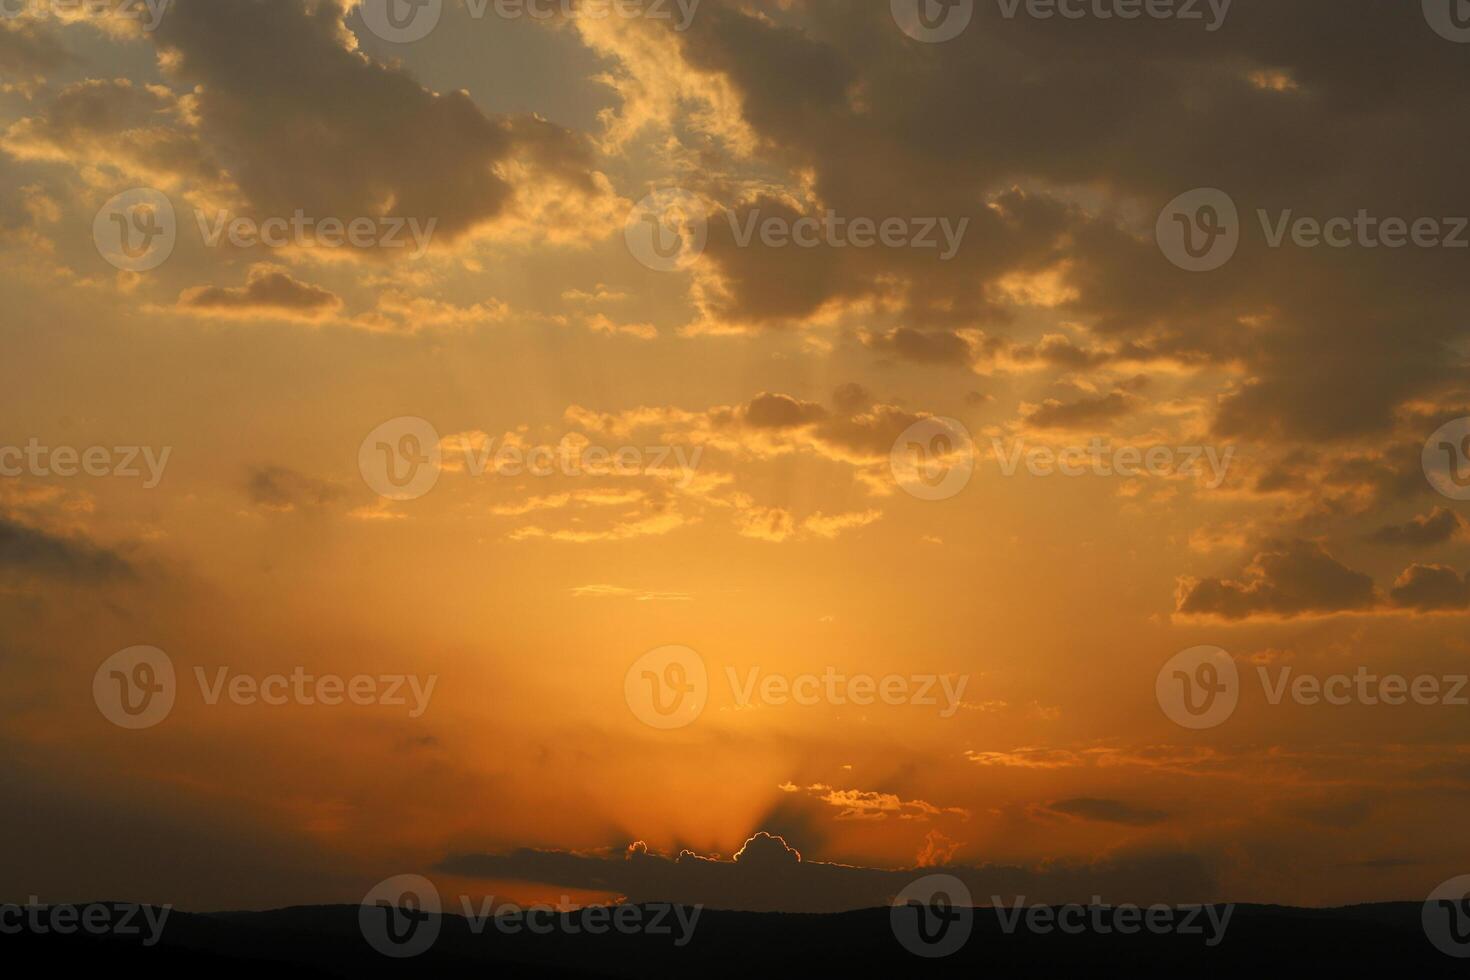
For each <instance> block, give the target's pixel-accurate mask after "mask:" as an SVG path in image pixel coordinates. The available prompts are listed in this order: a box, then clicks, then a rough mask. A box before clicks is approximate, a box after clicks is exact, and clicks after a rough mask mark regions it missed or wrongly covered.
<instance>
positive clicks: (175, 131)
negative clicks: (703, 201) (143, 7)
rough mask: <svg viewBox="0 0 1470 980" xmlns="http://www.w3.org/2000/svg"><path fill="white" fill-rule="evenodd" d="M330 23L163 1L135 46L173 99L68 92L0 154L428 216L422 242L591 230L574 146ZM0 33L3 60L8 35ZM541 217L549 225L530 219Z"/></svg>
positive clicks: (104, 87) (343, 216) (585, 180)
mask: <svg viewBox="0 0 1470 980" xmlns="http://www.w3.org/2000/svg"><path fill="white" fill-rule="evenodd" d="M344 14H345V5H344V4H342V3H340V2H338V0H291V2H280V3H258V2H253V0H175V2H174V3H173V4H172V6H171V8H170V10H169V11H168V15H167V16H165V17H164V18H162V20H161V22H160V24H159V26H158V29H157V30H156V31H153V32H151V33H150V34H149V35H148V36H149V37H150V38H152V40H153V41H154V43H155V44H156V45H157V48H158V51H159V55H160V64H161V66H162V68H163V71H164V74H165V77H166V78H167V79H168V81H169V82H170V83H172V84H173V85H174V86H176V87H177V88H178V89H179V90H181V91H183V92H186V93H188V94H187V96H183V97H181V96H178V95H175V94H174V92H173V91H171V90H170V89H169V88H167V87H165V86H161V85H146V86H139V85H134V84H133V83H131V82H129V81H127V80H116V81H109V80H96V79H93V80H88V81H85V82H79V83H76V84H74V85H71V86H68V87H67V88H65V89H64V90H63V91H62V92H61V93H60V94H59V95H58V96H57V97H56V98H55V99H54V100H53V101H52V103H51V104H49V105H48V106H46V107H44V108H43V109H42V110H41V111H40V112H39V113H38V114H37V115H35V116H33V117H31V118H28V119H24V120H21V121H20V122H18V123H16V124H14V125H13V126H12V127H11V128H10V129H9V130H8V131H7V132H6V133H5V136H4V140H3V143H0V146H3V147H4V149H5V150H6V151H7V152H9V153H10V154H11V155H12V156H16V157H19V158H21V159H31V160H52V161H57V162H68V163H70V164H71V165H73V166H74V167H76V168H77V169H79V170H82V171H84V172H87V173H90V172H91V171H92V169H93V168H95V167H97V166H98V164H99V163H100V164H102V165H103V166H106V167H111V168H113V169H115V170H121V171H123V172H124V173H125V174H126V175H128V176H132V177H138V178H142V177H147V178H148V182H149V183H150V184H151V185H158V184H160V183H161V184H164V185H166V186H167V185H172V184H183V185H185V187H186V188H187V189H188V191H189V193H191V194H196V195H200V196H202V197H203V198H207V199H209V200H210V201H212V202H214V203H217V204H219V205H220V206H225V205H229V206H231V207H236V206H237V207H238V209H239V211H241V212H242V213H244V214H247V215H250V216H253V217H256V218H262V217H288V218H289V217H290V216H292V215H294V214H295V213H296V212H297V211H298V210H299V211H303V212H305V214H306V215H307V216H308V217H310V218H313V219H317V220H321V219H327V218H336V219H339V220H342V221H343V222H350V221H352V220H354V219H357V218H379V217H391V218H404V219H418V220H419V221H420V222H421V223H423V224H425V225H427V222H428V221H430V220H432V221H434V222H435V225H434V228H435V238H434V242H435V244H436V245H440V244H444V245H447V244H452V243H454V242H456V241H459V240H460V239H463V238H464V237H466V236H468V235H470V234H472V233H473V232H475V231H477V230H478V229H481V228H485V227H488V226H489V225H491V224H492V223H495V222H497V221H502V220H518V221H520V222H521V224H522V225H523V226H524V228H525V229H530V230H539V233H540V234H542V235H543V236H545V237H551V236H553V235H554V233H556V232H557V229H558V227H564V230H566V231H567V233H569V234H576V235H583V234H586V232H587V228H586V227H585V226H589V225H591V226H596V228H597V231H596V234H597V235H598V236H599V237H600V236H601V235H602V234H603V225H604V224H605V222H604V221H603V220H602V218H603V217H605V216H604V215H601V211H606V210H607V209H608V207H609V205H608V200H609V199H610V197H611V195H610V193H609V191H608V188H607V185H606V181H605V180H604V179H602V178H601V177H600V175H597V174H595V173H594V171H593V169H592V147H591V144H590V142H589V141H588V140H587V139H586V138H585V137H582V136H580V135H578V134H576V133H574V132H572V131H569V130H567V129H564V128H562V127H559V126H556V125H554V124H552V123H550V122H547V121H546V120H544V119H541V118H539V117H536V116H531V115H489V114H486V113H485V112H482V111H481V110H480V109H479V108H478V107H477V106H476V105H475V104H474V102H473V101H472V100H471V99H470V97H469V95H468V94H467V93H466V92H464V91H453V92H447V93H437V92H434V91H431V90H429V89H427V88H425V87H424V86H423V85H421V84H420V83H419V82H417V81H416V80H415V79H414V78H413V77H412V76H410V75H409V74H408V73H407V72H406V71H405V70H404V69H403V68H402V67H401V66H398V65H384V64H380V63H378V62H375V61H373V60H372V59H370V58H368V57H367V56H366V55H364V54H363V53H362V52H361V51H359V50H358V49H357V42H356V38H355V37H354V36H353V34H352V33H351V31H349V30H348V28H347V27H346V25H345V23H344V19H343V18H344ZM4 37H5V38H6V39H8V40H9V41H10V42H11V45H10V46H11V47H12V48H14V47H15V35H14V32H13V31H10V30H7V31H6V33H5V35H4ZM3 50H4V46H3V45H0V51H3ZM599 209H600V210H599ZM548 215H549V216H553V217H557V216H559V218H560V219H563V220H561V222H560V225H559V224H558V222H557V221H549V220H548V221H545V222H542V221H541V220H540V218H542V217H546V216H548ZM594 218H596V220H593V219H594ZM578 219H582V220H578ZM371 251H372V253H373V254H376V255H379V256H383V255H387V254H388V253H389V252H390V251H391V250H371Z"/></svg>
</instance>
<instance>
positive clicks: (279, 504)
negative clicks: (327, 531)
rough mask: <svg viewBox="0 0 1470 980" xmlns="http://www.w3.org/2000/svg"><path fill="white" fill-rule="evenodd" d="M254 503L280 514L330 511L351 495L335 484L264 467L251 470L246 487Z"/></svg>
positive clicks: (271, 467)
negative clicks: (323, 508) (322, 509)
mask: <svg viewBox="0 0 1470 980" xmlns="http://www.w3.org/2000/svg"><path fill="white" fill-rule="evenodd" d="M245 492H246V494H247V495H248V496H249V498H250V502H251V503H253V504H255V505H256V506H258V507H263V508H265V509H267V510H276V511H294V510H297V509H298V508H307V507H327V506H330V505H332V504H336V503H338V502H340V501H341V500H342V499H343V498H344V497H346V496H347V491H346V490H344V489H343V488H342V487H341V486H339V485H338V484H335V483H329V482H328V481H326V480H318V479H316V478H315V477H310V476H306V475H304V474H301V473H298V472H296V471H295V470H292V469H287V468H286V467H283V466H260V467H256V468H255V469H253V470H251V472H250V476H249V478H248V479H247V480H246V483H245Z"/></svg>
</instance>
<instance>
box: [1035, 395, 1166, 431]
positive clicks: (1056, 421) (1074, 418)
mask: <svg viewBox="0 0 1470 980" xmlns="http://www.w3.org/2000/svg"><path fill="white" fill-rule="evenodd" d="M1138 405H1139V399H1138V398H1137V397H1135V396H1134V395H1131V394H1129V393H1128V392H1124V391H1114V392H1110V393H1109V394H1106V395H1101V396H1098V397H1096V398H1082V399H1079V400H1077V401H1074V402H1061V401H1057V400H1056V399H1049V400H1047V401H1046V402H1045V403H1044V404H1042V405H1041V406H1040V407H1039V408H1036V409H1035V410H1033V411H1031V412H1030V413H1028V414H1027V415H1026V416H1025V418H1023V419H1022V422H1023V423H1025V424H1026V425H1027V426H1029V427H1031V428H1033V429H1076V428H1082V427H1086V426H1096V425H1100V424H1102V423H1105V422H1109V421H1112V420H1113V419H1117V418H1122V417H1123V416H1125V415H1128V414H1130V413H1131V412H1133V411H1135V410H1136V409H1137V408H1138Z"/></svg>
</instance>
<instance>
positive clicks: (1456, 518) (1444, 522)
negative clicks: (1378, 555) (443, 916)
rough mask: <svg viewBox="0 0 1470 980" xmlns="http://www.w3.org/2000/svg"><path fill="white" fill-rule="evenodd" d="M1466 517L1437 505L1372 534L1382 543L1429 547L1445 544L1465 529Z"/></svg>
mask: <svg viewBox="0 0 1470 980" xmlns="http://www.w3.org/2000/svg"><path fill="white" fill-rule="evenodd" d="M1465 526H1466V525H1465V519H1464V518H1463V517H1461V516H1460V515H1459V514H1456V513H1455V512H1454V511H1452V510H1446V509H1445V508H1443V507H1436V508H1434V510H1433V511H1431V512H1430V513H1428V514H1421V515H1419V516H1417V517H1415V518H1414V519H1413V520H1411V521H1409V522H1408V523H1406V524H1390V525H1388V526H1386V527H1381V528H1379V529H1378V530H1377V531H1375V532H1373V534H1372V535H1371V537H1372V540H1374V541H1377V542H1379V543H1380V544H1393V545H1407V546H1410V547H1428V546H1430V545H1436V544H1443V543H1444V542H1446V541H1448V540H1450V539H1451V538H1453V537H1454V536H1455V535H1457V534H1459V533H1461V532H1462V531H1463V530H1464V529H1465Z"/></svg>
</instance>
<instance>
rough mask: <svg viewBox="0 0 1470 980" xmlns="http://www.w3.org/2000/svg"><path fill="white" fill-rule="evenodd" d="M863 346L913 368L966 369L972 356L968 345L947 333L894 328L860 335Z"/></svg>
mask: <svg viewBox="0 0 1470 980" xmlns="http://www.w3.org/2000/svg"><path fill="white" fill-rule="evenodd" d="M863 343H864V344H866V345H867V346H868V347H870V348H872V349H873V350H876V351H882V352H884V353H887V354H892V355H893V356H895V357H897V358H900V359H901V360H905V361H913V362H915V363H917V364H948V365H953V366H955V367H967V366H968V365H969V364H970V361H971V359H972V357H973V356H974V351H973V349H972V348H971V346H970V342H969V341H968V340H966V339H965V338H964V337H961V336H960V335H959V334H957V333H954V332H953V331H949V330H936V331H931V332H925V331H920V330H914V329H912V328H910V327H896V328H894V329H893V330H890V331H888V332H887V333H877V334H874V333H867V334H864V335H863Z"/></svg>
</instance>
